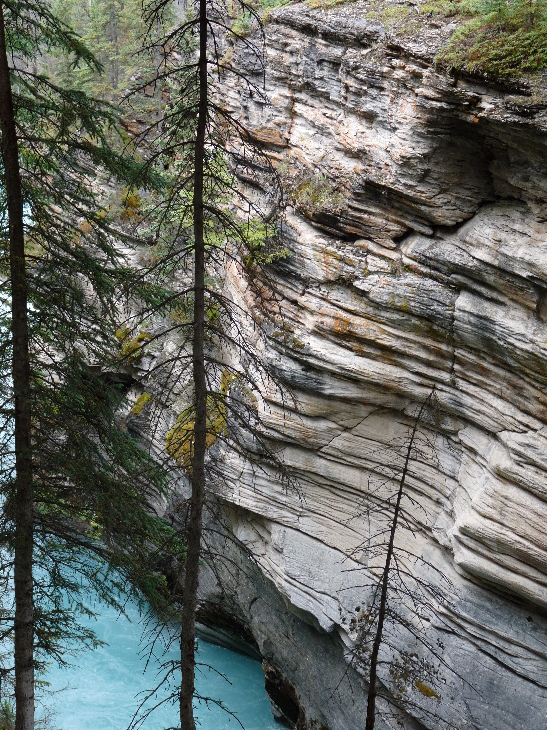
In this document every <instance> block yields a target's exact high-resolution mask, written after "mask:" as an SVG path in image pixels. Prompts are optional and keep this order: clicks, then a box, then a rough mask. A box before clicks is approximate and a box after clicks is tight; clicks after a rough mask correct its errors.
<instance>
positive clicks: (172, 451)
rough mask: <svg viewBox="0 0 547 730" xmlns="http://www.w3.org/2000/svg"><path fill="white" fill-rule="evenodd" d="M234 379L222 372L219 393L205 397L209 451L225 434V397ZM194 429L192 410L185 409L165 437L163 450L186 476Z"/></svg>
mask: <svg viewBox="0 0 547 730" xmlns="http://www.w3.org/2000/svg"><path fill="white" fill-rule="evenodd" d="M236 377H237V375H235V374H234V373H231V372H230V371H229V370H223V372H222V375H221V379H220V393H219V394H218V396H212V395H210V396H207V433H206V436H205V448H206V449H210V448H211V446H213V444H215V443H216V442H217V439H218V437H219V436H220V435H221V434H224V433H226V402H225V397H226V395H227V393H228V389H229V387H230V383H231V382H232V381H233V380H235V378H236ZM194 427H195V418H194V409H193V408H187V409H186V410H185V411H183V412H182V413H181V414H180V416H179V417H178V418H177V420H176V423H175V424H174V426H172V428H170V429H169V431H168V432H167V436H166V437H165V450H166V451H167V453H168V454H169V456H172V457H173V458H174V459H175V461H176V462H177V464H178V465H179V466H181V467H183V468H184V469H185V470H186V471H187V472H188V474H191V472H192V457H193V446H194Z"/></svg>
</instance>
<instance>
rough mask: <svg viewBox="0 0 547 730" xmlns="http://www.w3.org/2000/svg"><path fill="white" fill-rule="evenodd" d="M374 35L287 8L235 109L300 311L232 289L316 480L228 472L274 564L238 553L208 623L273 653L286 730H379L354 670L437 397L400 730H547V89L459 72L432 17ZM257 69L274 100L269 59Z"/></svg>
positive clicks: (230, 510) (417, 515) (282, 438)
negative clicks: (290, 729) (410, 30)
mask: <svg viewBox="0 0 547 730" xmlns="http://www.w3.org/2000/svg"><path fill="white" fill-rule="evenodd" d="M366 15H367V6H366V5H363V4H361V3H357V4H352V5H349V6H346V7H343V8H340V9H334V10H332V11H329V12H324V11H310V10H308V9H307V8H306V7H305V6H303V5H297V6H293V7H288V8H284V9H281V10H278V11H275V12H274V13H272V15H271V16H270V20H269V22H268V24H267V26H266V35H267V72H266V90H267V93H268V95H269V98H270V100H271V103H270V104H269V105H265V104H263V103H261V102H260V101H259V100H258V99H257V98H256V95H253V93H252V91H249V90H246V89H245V88H244V87H243V86H241V85H238V86H237V87H236V86H233V87H228V89H227V97H228V102H229V103H230V105H231V106H232V108H233V109H235V110H238V109H240V110H242V113H243V115H244V118H245V122H246V124H248V125H250V127H251V128H252V130H253V134H254V136H255V137H256V139H257V140H259V141H261V143H262V144H263V145H264V146H265V147H266V148H268V149H269V150H271V155H272V160H274V162H275V164H277V165H278V166H279V170H280V173H281V174H282V175H283V176H284V177H285V179H286V182H287V187H288V190H289V196H290V206H289V207H287V209H286V217H285V224H284V236H285V238H286V243H287V245H288V246H289V247H290V249H291V256H290V258H288V259H287V260H285V261H283V262H281V263H279V264H278V265H277V266H276V267H275V270H274V271H273V272H272V276H273V278H274V280H275V283H276V287H277V292H278V300H277V302H276V303H275V305H274V304H271V306H270V307H269V310H268V311H265V308H264V304H263V303H262V305H259V304H258V303H257V302H255V301H254V300H253V299H252V295H251V293H250V290H249V289H248V288H247V286H246V282H245V280H244V279H243V278H242V277H241V276H240V275H239V274H238V273H237V272H236V270H235V269H234V271H233V272H232V274H233V275H232V279H231V291H232V296H233V298H234V299H235V300H236V301H237V302H238V303H240V304H242V305H243V307H245V308H246V309H247V310H248V311H249V312H252V313H254V315H255V316H256V317H258V318H260V319H261V320H262V322H263V324H264V326H265V328H266V332H267V333H268V334H267V336H265V337H264V338H263V339H262V341H261V342H259V343H257V346H259V347H260V348H262V351H263V354H264V357H265V358H266V359H267V360H268V362H269V363H270V365H271V366H272V367H273V368H274V369H275V371H276V372H277V374H278V375H279V377H280V378H281V379H282V381H283V382H284V384H285V385H286V386H287V387H288V388H289V389H290V392H291V395H290V396H289V397H288V398H287V399H286V401H285V406H284V408H283V407H282V406H281V402H280V398H279V397H278V396H276V395H275V394H271V395H270V396H269V399H268V400H267V401H266V403H265V407H264V414H265V422H266V426H267V429H268V432H269V435H270V438H271V440H272V444H273V445H274V447H275V449H276V450H277V452H278V454H279V455H280V457H281V458H282V459H283V461H284V463H285V464H286V465H287V466H288V467H290V469H291V470H292V473H293V475H295V477H296V479H297V483H298V486H297V487H296V488H293V489H286V488H285V487H284V485H283V483H282V482H281V480H280V479H279V476H278V474H277V473H276V470H275V469H274V468H273V467H272V468H270V467H268V465H267V464H264V465H263V469H262V470H257V469H254V470H253V469H251V467H250V464H249V463H248V462H244V461H242V460H238V459H236V458H235V457H233V456H231V457H230V456H229V455H224V458H225V460H226V467H227V470H228V473H229V478H228V479H227V481H226V484H225V486H224V487H223V488H222V489H221V490H220V493H221V497H222V502H223V504H224V505H226V510H225V519H226V520H228V522H229V525H230V530H231V531H232V532H233V534H234V535H235V536H236V537H237V539H238V540H239V541H241V544H244V545H247V546H248V547H249V548H250V549H251V551H252V554H253V555H254V557H255V559H256V563H250V562H248V561H247V558H245V556H244V554H243V552H242V551H241V549H240V547H238V544H237V543H235V542H227V543H225V544H224V547H223V550H224V551H225V553H226V554H229V555H230V556H231V558H232V559H233V570H231V571H226V575H225V576H224V577H225V581H226V582H227V583H228V585H230V586H231V589H230V590H229V591H228V593H230V592H231V596H230V597H226V594H221V593H220V592H219V591H218V590H217V589H215V588H214V587H211V585H209V583H207V581H206V579H205V578H204V606H206V605H207V606H208V607H209V609H210V608H211V606H216V609H217V610H218V611H219V613H220V612H222V611H226V612H227V613H228V614H231V615H233V616H236V617H237V618H238V620H239V621H240V622H241V623H242V624H244V625H245V630H246V631H248V632H250V633H251V634H252V635H253V637H254V640H255V641H256V643H257V646H258V649H259V650H260V652H261V654H262V656H263V657H264V658H265V660H266V662H267V665H265V666H266V674H267V677H268V678H269V679H268V682H269V684H270V689H271V692H272V696H274V695H276V693H277V696H278V699H277V700H276V703H277V704H278V705H279V706H280V707H281V705H283V702H284V700H283V697H285V703H286V708H285V710H284V712H285V715H286V717H288V719H289V721H291V722H292V723H293V724H294V723H298V726H299V727H302V728H304V727H316V728H319V727H324V728H330V729H331V730H356V728H359V727H362V726H363V725H364V708H365V704H366V701H365V696H364V692H365V689H366V682H364V681H363V679H362V678H361V677H362V676H365V674H366V660H364V659H363V658H362V657H361V658H360V660H359V661H357V660H356V658H355V656H354V655H353V653H352V652H353V650H354V648H355V646H356V641H358V639H359V636H360V631H361V629H360V627H362V625H363V621H366V617H367V606H368V605H369V604H370V600H371V590H372V589H371V581H372V582H374V580H377V576H378V574H379V570H380V569H381V567H382V565H383V560H384V559H385V554H384V553H383V552H382V549H381V545H380V542H379V541H378V539H377V538H375V537H374V536H375V535H376V534H377V532H378V530H379V529H381V528H382V526H383V527H385V524H386V522H385V519H386V517H385V512H382V510H381V505H382V503H383V504H384V505H385V504H386V500H387V499H388V498H389V497H390V496H391V495H393V492H394V490H395V489H396V483H397V475H398V474H400V469H401V465H402V462H403V459H404V455H405V444H406V439H407V436H408V429H409V426H410V425H411V424H412V419H413V417H414V415H415V413H416V410H417V408H418V407H419V405H420V404H421V403H423V402H424V401H425V399H426V398H427V396H428V394H429V393H430V392H431V390H432V388H435V393H436V398H437V402H438V408H437V409H436V410H435V413H433V412H431V413H429V412H428V414H426V419H425V422H424V423H422V424H421V426H420V433H421V435H422V442H421V443H422V445H421V447H420V449H419V451H415V452H413V454H412V459H411V461H410V468H409V474H408V480H407V485H408V497H410V498H411V500H412V501H410V500H408V501H407V506H406V510H407V511H406V516H407V518H408V521H409V522H408V524H409V526H410V527H412V533H411V532H410V531H409V529H407V528H405V527H402V528H401V530H400V531H399V532H398V535H397V541H396V542H397V549H398V550H400V551H401V553H400V554H401V555H405V556H406V558H405V559H406V561H407V562H406V563H404V564H405V565H406V566H407V567H408V570H409V571H410V572H413V574H414V579H415V580H416V581H421V583H422V585H425V586H426V588H424V589H423V590H425V591H426V593H428V597H427V600H425V599H423V600H422V599H420V600H419V601H418V604H420V605H425V604H427V606H429V607H430V609H432V610H433V613H431V612H428V611H427V610H425V609H424V612H423V615H422V621H421V622H420V621H418V618H417V617H418V614H420V611H421V610H422V609H420V608H419V607H418V608H416V607H415V614H414V616H413V614H412V606H411V605H410V604H408V602H407V604H405V605H403V604H401V605H400V606H399V607H398V608H400V610H401V611H402V612H403V613H404V612H405V611H406V616H407V618H408V619H409V620H410V621H411V622H412V621H413V620H414V622H415V625H416V632H415V634H413V633H412V632H409V631H408V630H407V629H405V628H404V627H403V625H402V624H400V623H397V622H396V621H395V622H392V623H391V624H390V627H389V641H388V642H387V643H386V644H385V645H384V647H383V649H382V653H381V666H380V678H381V681H382V685H383V687H384V691H385V692H386V693H388V694H390V695H391V696H392V697H393V698H395V699H396V700H397V701H398V705H399V708H400V709H399V710H398V711H396V712H395V715H394V714H393V713H392V712H391V711H390V710H389V707H388V705H387V704H382V703H381V705H380V710H381V717H380V718H379V721H378V727H380V728H387V727H392V728H395V727H400V726H401V723H402V726H403V727H406V728H421V727H427V728H431V729H432V730H433V729H436V728H440V727H444V726H445V725H444V724H443V722H446V723H449V724H452V725H457V726H458V727H460V728H461V727H463V728H465V727H469V728H477V729H480V730H542V729H543V728H545V727H547V631H546V629H547V621H546V615H547V529H546V525H547V392H546V385H547V134H546V132H547V113H546V109H547V105H546V103H545V99H544V98H542V96H541V84H539V86H538V84H537V82H536V87H533V84H532V85H531V83H530V84H528V86H527V85H526V84H524V83H522V84H521V85H520V86H519V85H518V84H515V85H513V88H508V87H503V86H502V85H500V84H498V85H495V84H489V85H488V84H486V83H485V82H480V81H477V80H472V79H469V78H468V79H458V80H456V79H454V78H452V77H449V76H448V75H446V74H445V73H443V72H442V71H439V70H436V68H435V64H434V61H433V59H434V55H435V53H436V51H437V50H438V48H439V46H440V43H441V42H443V39H445V38H446V37H447V34H448V33H449V32H450V30H451V28H450V27H448V28H447V27H446V25H444V26H443V24H442V23H441V22H433V20H431V19H430V20H428V19H427V18H423V16H420V20H419V24H421V25H422V26H423V27H422V28H421V30H420V31H419V32H416V33H414V35H409V36H404V35H397V34H396V33H395V32H392V33H390V32H388V31H387V30H386V29H385V28H384V27H383V26H382V25H381V24H380V23H378V22H377V21H374V20H367V19H366ZM234 54H236V58H237V62H238V63H239V64H240V67H241V69H242V70H243V71H245V72H248V73H255V74H256V79H257V83H260V74H259V70H258V69H256V68H253V66H252V64H253V61H252V57H251V55H250V54H247V53H246V51H245V49H244V48H241V47H240V48H238V49H234ZM538 89H539V91H538ZM260 306H262V309H260ZM249 336H250V337H251V336H253V335H252V334H251V332H250V334H249ZM426 437H427V438H426ZM382 520H384V522H383V521H382ZM371 540H372V545H371ZM375 540H376V541H375ZM374 545H375V546H376V548H378V546H379V545H380V547H379V548H378V549H373V548H374ZM405 550H407V551H409V552H407V553H404V552H403V551H405ZM409 555H412V556H417V557H418V560H416V559H415V558H410V557H409ZM400 559H401V561H403V558H402V557H401V558H400ZM246 561H247V562H246ZM234 566H238V567H237V569H236V567H234ZM228 573H229V575H228ZM441 573H442V576H445V578H446V580H445V578H443V577H442V576H441ZM375 576H376V577H375ZM209 578H211V576H209ZM408 579H409V581H412V580H413V579H412V576H409V578H408ZM412 585H413V586H414V590H416V591H417V590H418V588H417V584H416V583H415V582H414V583H412ZM207 586H208V587H207ZM205 599H207V600H205ZM420 601H422V603H420ZM403 603H404V602H403ZM416 622H417V623H416ZM417 637H418V638H417ZM424 637H425V639H426V640H427V643H428V647H429V648H426V647H424V642H423V639H424ZM432 649H434V650H435V651H432ZM401 657H403V660H401ZM405 657H406V659H407V661H408V663H409V667H410V668H409V667H407V668H406V669H405V666H404V658H405ZM441 658H442V659H441ZM401 661H403V663H402V664H401ZM397 662H398V663H397ZM418 665H419V666H422V668H423V677H422V678H420V672H419V669H418V670H416V667H417V666H418ZM274 699H275V697H274ZM281 709H283V707H281ZM299 713H300V714H299ZM398 723H399V724H398Z"/></svg>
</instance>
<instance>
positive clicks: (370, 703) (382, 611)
mask: <svg viewBox="0 0 547 730" xmlns="http://www.w3.org/2000/svg"><path fill="white" fill-rule="evenodd" d="M432 394H433V391H432V392H431V393H430V394H429V396H428V397H427V399H426V400H425V402H424V403H423V404H422V406H421V408H420V410H419V412H418V415H417V416H416V418H415V420H414V425H413V427H412V431H411V433H410V440H409V442H408V447H407V450H406V457H405V463H404V466H403V472H402V474H401V480H400V482H399V491H398V492H397V501H396V502H395V510H394V513H393V521H392V523H391V530H390V533H389V543H388V546H387V555H386V563H385V566H384V571H383V573H382V591H381V594H380V608H379V611H378V626H377V627H376V636H375V637H374V644H373V646H372V653H371V655H370V673H369V685H368V700H367V719H366V724H365V730H374V723H375V720H376V697H377V695H378V687H377V675H378V654H379V652H380V646H381V644H382V632H383V629H384V621H385V618H386V610H387V590H388V586H389V568H390V565H391V559H392V557H393V546H394V543H395V533H396V532H397V523H398V521H399V513H400V511H401V499H402V497H403V493H404V489H405V482H406V475H407V473H408V465H409V463H410V456H411V454H412V447H413V445H414V439H415V438H416V431H417V430H418V426H419V424H420V420H421V418H422V413H423V411H424V408H425V407H426V405H427V404H428V403H429V401H430V400H431V396H432Z"/></svg>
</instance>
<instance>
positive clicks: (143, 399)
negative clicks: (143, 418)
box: [131, 393, 152, 416]
mask: <svg viewBox="0 0 547 730" xmlns="http://www.w3.org/2000/svg"><path fill="white" fill-rule="evenodd" d="M151 397H152V396H151V395H150V393H143V394H142V395H140V396H139V397H138V398H137V400H136V401H135V405H134V406H133V408H132V409H131V413H132V414H133V415H134V416H140V414H141V413H142V409H143V408H144V406H145V405H146V404H147V403H148V402H149V401H150V399H151Z"/></svg>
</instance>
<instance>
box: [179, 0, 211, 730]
mask: <svg viewBox="0 0 547 730" xmlns="http://www.w3.org/2000/svg"><path fill="white" fill-rule="evenodd" d="M198 73H199V107H198V121H197V131H196V143H195V151H194V176H195V177H194V199H193V207H194V327H193V343H192V358H193V376H194V390H195V408H196V413H195V422H194V441H193V450H194V452H193V458H192V497H191V500H190V514H189V529H188V544H187V553H186V568H185V577H184V595H183V610H182V626H181V632H180V649H181V672H182V678H181V685H180V698H179V701H180V726H181V729H182V730H195V723H194V714H193V697H194V667H195V657H194V645H195V623H196V606H197V590H198V572H199V556H200V543H201V532H202V513H203V500H204V494H205V450H206V440H205V439H206V432H207V381H206V377H205V353H204V345H205V242H204V230H203V229H204V225H203V224H204V209H203V181H204V165H205V130H206V124H207V112H208V109H207V103H208V99H207V0H200V3H199V62H198Z"/></svg>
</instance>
